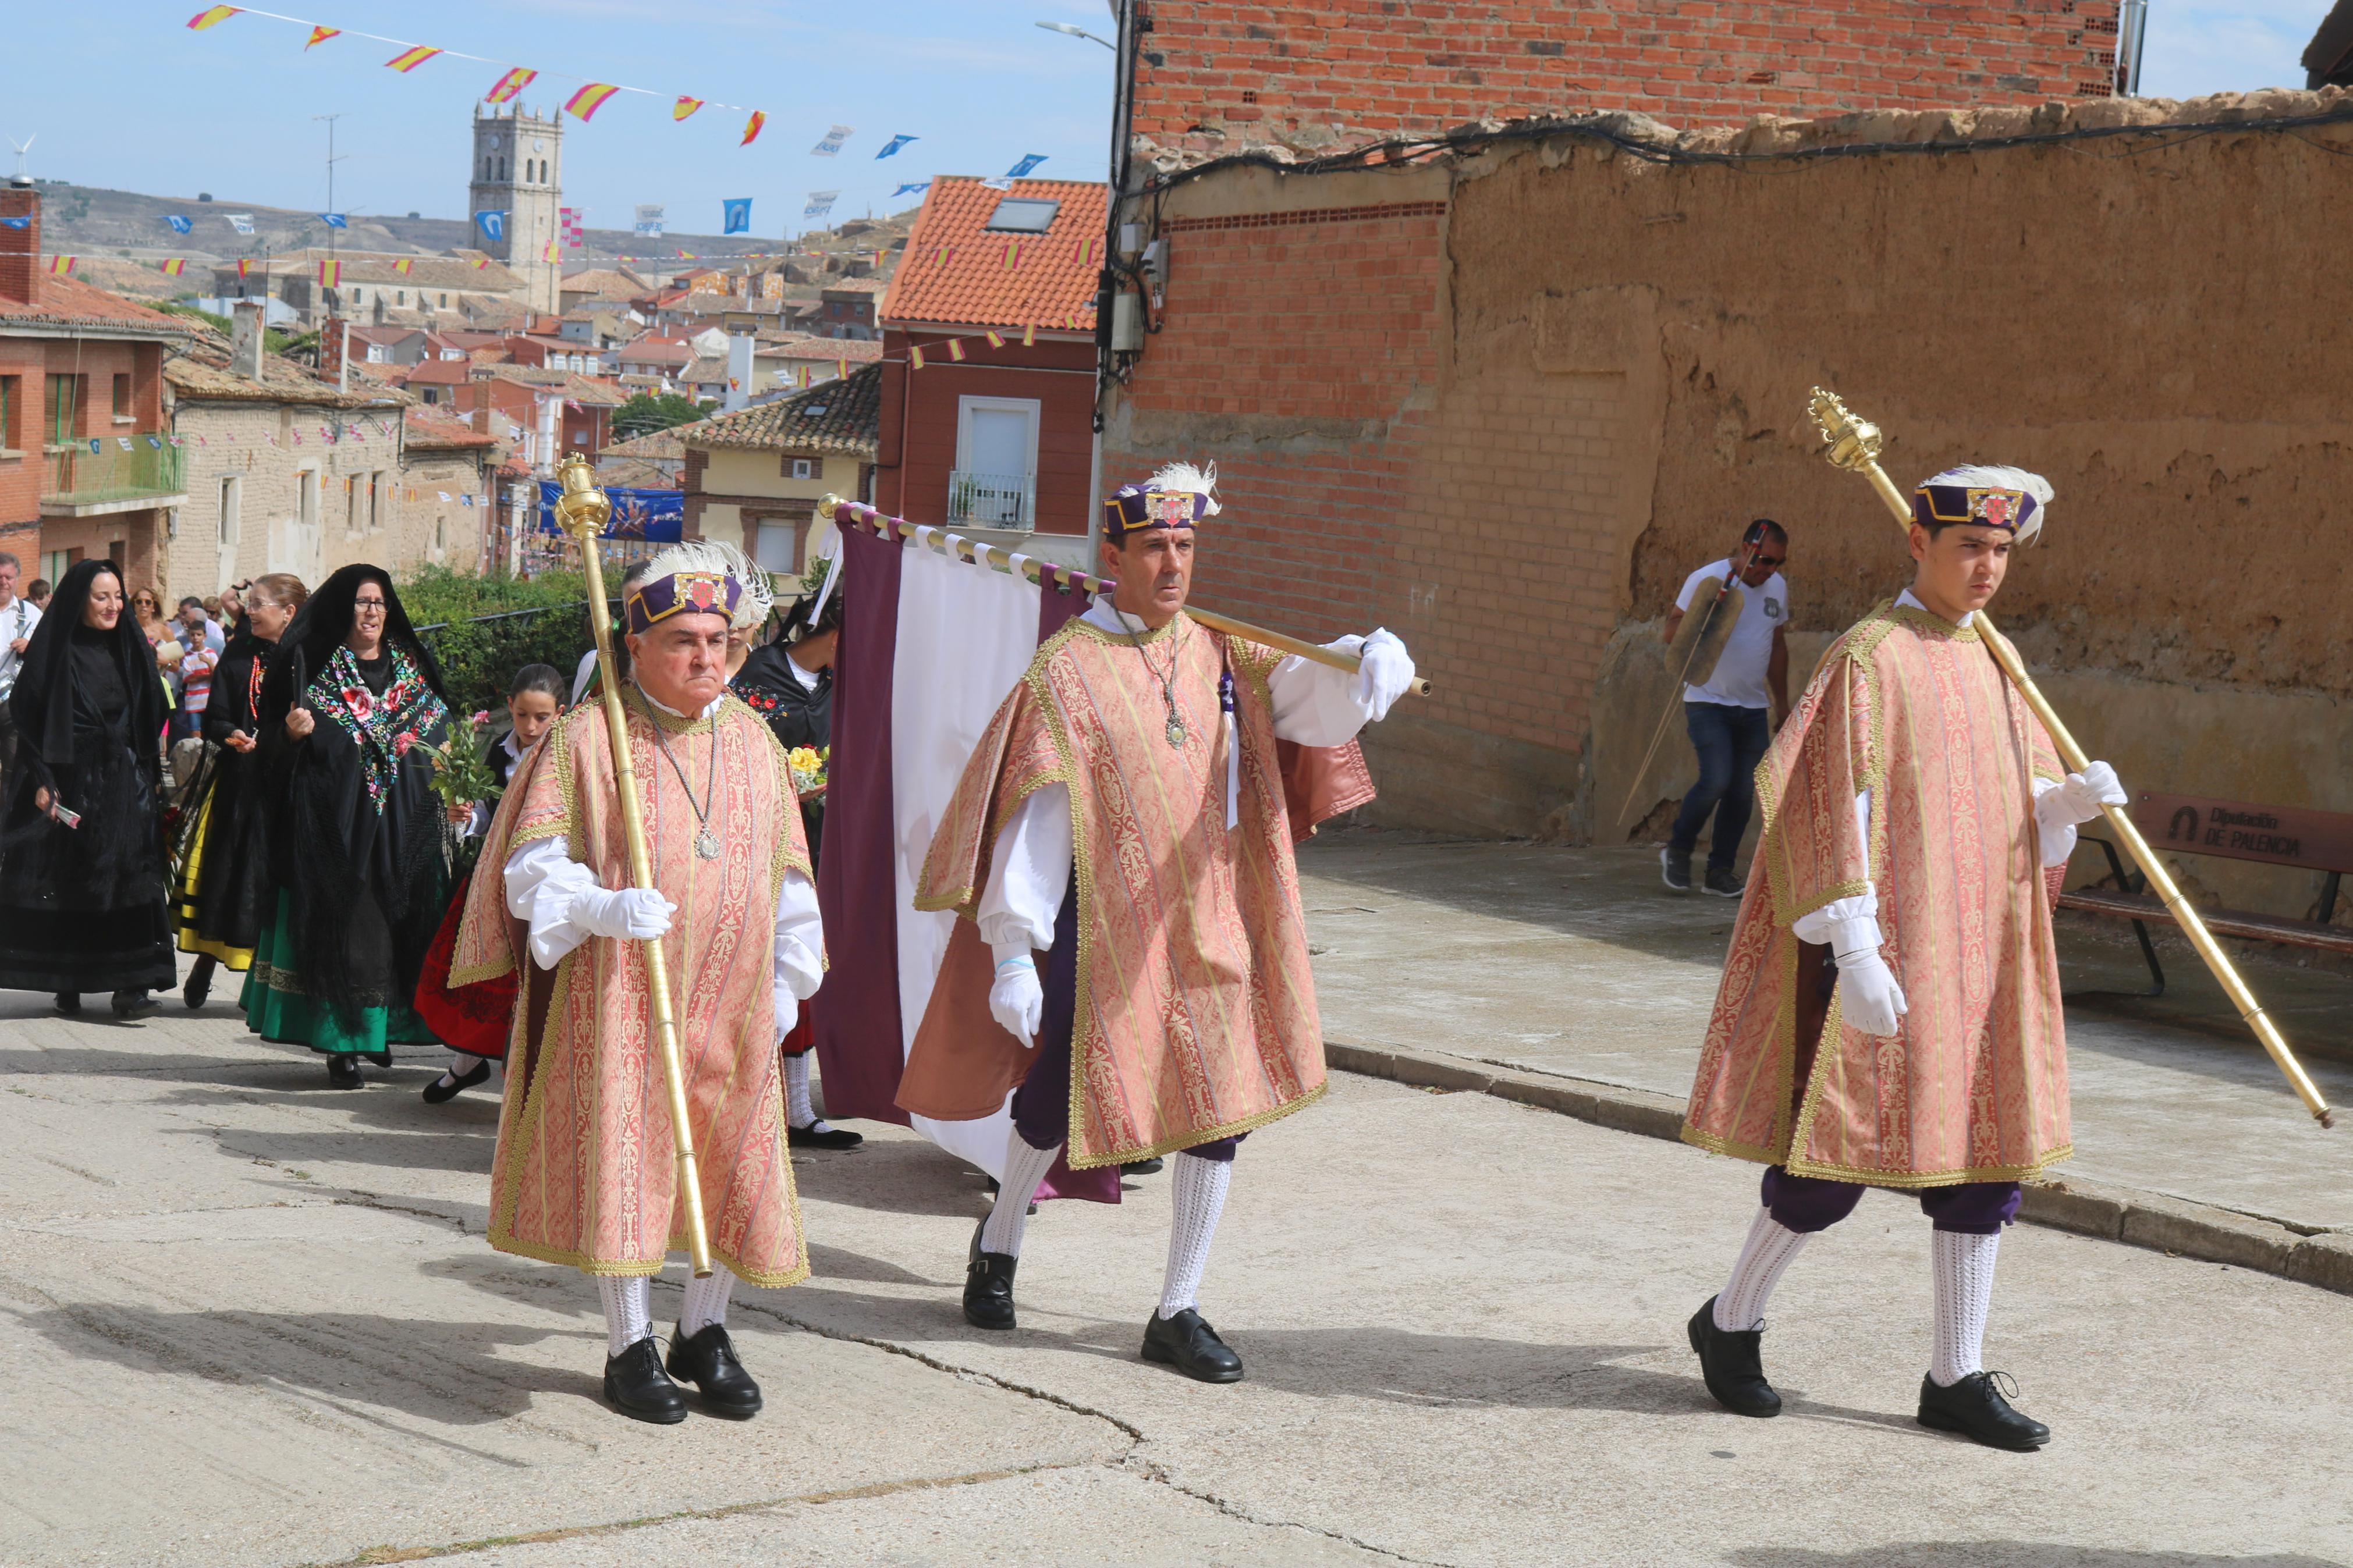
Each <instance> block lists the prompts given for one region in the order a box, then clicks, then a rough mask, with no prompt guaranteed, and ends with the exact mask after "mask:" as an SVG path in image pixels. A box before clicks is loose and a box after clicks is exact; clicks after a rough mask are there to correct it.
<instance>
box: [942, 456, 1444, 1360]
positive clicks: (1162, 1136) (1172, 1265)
mask: <svg viewBox="0 0 2353 1568" xmlns="http://www.w3.org/2000/svg"><path fill="white" fill-rule="evenodd" d="M1214 483H1215V472H1214V470H1212V471H1211V472H1210V473H1208V474H1203V473H1200V472H1198V471H1196V470H1195V469H1194V468H1192V467H1191V466H1190V465H1186V464H1176V465H1171V466H1170V467H1168V468H1163V469H1161V470H1160V471H1159V472H1158V473H1156V474H1155V475H1154V476H1153V478H1152V479H1151V480H1150V481H1149V482H1147V483H1146V484H1144V485H1140V486H1139V485H1126V486H1123V487H1122V488H1121V489H1119V490H1118V491H1117V492H1116V493H1115V494H1114V495H1113V497H1112V498H1111V500H1108V501H1107V502H1106V503H1105V504H1104V509H1103V510H1104V517H1103V562H1104V564H1105V566H1106V567H1108V568H1110V569H1111V570H1113V571H1114V572H1115V573H1116V574H1117V578H1118V583H1117V587H1116V589H1115V590H1114V592H1113V594H1111V595H1108V596H1105V597H1098V598H1097V599H1096V600H1095V602H1094V605H1092V608H1090V609H1089V610H1088V611H1087V612H1086V613H1085V614H1084V615H1082V616H1079V617H1078V618H1077V619H1075V620H1073V621H1071V622H1070V623H1069V624H1068V625H1066V626H1063V627H1062V628H1061V630H1060V631H1059V632H1057V633H1055V635H1054V636H1052V637H1050V638H1048V639H1047V641H1046V642H1045V643H1044V644H1042V645H1041V646H1040V647H1039V649H1038V653H1037V657H1036V658H1034V659H1033V660H1032V661H1031V663H1030V665H1029V671H1028V673H1027V674H1026V675H1025V676H1024V677H1023V679H1022V680H1021V683H1020V684H1019V685H1018V686H1017V687H1016V688H1015V689H1014V690H1013V692H1012V694H1011V695H1010V696H1009V697H1008V698H1007V699H1006V700H1005V701H1004V703H1003V704H1002V705H1001V706H1000V707H999V708H998V710H997V716H996V718H995V719H994V720H993V721H991V723H990V725H989V727H988V729H987V731H986V732H985V733H984V734H983V735H982V737H981V740H980V742H979V744H978V745H977V746H976V748H975V749H974V751H973V753H972V756H971V758H970V760H969V761H968V762H967V763H966V764H965V770H964V774H963V777H962V779H961V781H960V782H959V783H958V784H957V787H956V790H955V795H954V796H953V797H952V799H951V800H950V802H949V805H948V806H947V809H946V811H945V812H944V814H943V816H942V817H941V820H940V823H939V826H938V827H937V829H936V830H935V831H934V835H933V837H932V842H931V850H930V853H929V855H928V857H927V858H925V861H924V864H923V875H922V877H921V878H920V879H919V880H918V882H917V884H916V897H915V901H916V905H917V907H918V908H922V909H932V910H955V912H956V913H957V915H959V916H960V917H961V918H960V919H959V920H958V921H957V922H956V927H955V933H954V935H953V937H952V938H951V940H950V944H949V950H948V955H947V958H946V961H945V962H944V964H943V966H942V971H941V977H940V980H939V982H938V984H936V985H935V986H934V990H933V992H932V1000H931V1005H930V1006H929V1008H928V1010H927V1011H926V1013H925V1016H924V1018H923V1025H922V1026H921V1027H920V1028H919V1029H918V1031H917V1033H916V1037H915V1040H914V1043H913V1048H912V1050H911V1052H910V1054H909V1056H908V1059H907V1063H906V1068H905V1071H904V1073H903V1075H902V1078H901V1080H900V1086H899V1096H898V1100H899V1104H900V1105H901V1106H902V1108H904V1109H905V1110H910V1111H913V1112H915V1113H916V1114H918V1115H923V1116H930V1117H934V1118H937V1119H940V1120H944V1121H969V1120H973V1119H976V1118H978V1117H981V1116H985V1115H988V1114H992V1113H994V1112H995V1111H996V1110H997V1108H998V1107H999V1106H1001V1105H1003V1104H1004V1102H1005V1097H1006V1092H1007V1090H1008V1089H1012V1088H1013V1087H1014V1086H1015V1085H1018V1086H1019V1087H1018V1090H1016V1092H1015V1093H1014V1096H1013V1104H1012V1111H1013V1130H1012V1132H1011V1134H1010V1136H1009V1137H1008V1142H1007V1148H1006V1156H1005V1173H1004V1177H1003V1180H1002V1182H1001V1184H1000V1185H999V1188H998V1192H997V1202H996V1205H995V1207H994V1208H993V1209H992V1211H991V1212H990V1214H989V1215H988V1216H987V1219H985V1220H983V1221H982V1222H981V1225H980V1227H979V1229H978V1231H977V1232H976V1234H975V1236H974V1237H973V1242H972V1247H971V1251H970V1254H969V1256H968V1258H967V1272H966V1278H965V1298H964V1304H965V1318H966V1319H967V1320H968V1321H971V1322H972V1323H974V1324H975V1325H976V1326H978V1327H981V1328H987V1329H1010V1328H1012V1327H1013V1326H1014V1305H1013V1278H1014V1269H1015V1264H1016V1262H1017V1260H1018V1258H1019V1256H1020V1252H1021V1242H1022V1232H1023V1220H1024V1216H1025V1215H1027V1213H1028V1210H1029V1200H1030V1196H1031V1194H1033V1193H1034V1192H1035V1191H1036V1190H1037V1188H1038V1185H1039V1182H1040V1180H1041V1179H1042V1178H1043V1177H1044V1176H1045V1175H1046V1173H1047V1172H1048V1170H1049V1169H1050V1167H1051V1166H1052V1164H1053V1163H1054V1159H1055V1156H1056V1154H1057V1153H1058V1152H1061V1151H1062V1149H1063V1147H1064V1145H1065V1144H1066V1143H1067V1144H1068V1150H1069V1153H1068V1157H1069V1161H1070V1163H1071V1166H1072V1167H1074V1168H1077V1169H1086V1168H1089V1167H1094V1166H1103V1165H1111V1164H1118V1163H1124V1162H1127V1161H1132V1160H1140V1159H1145V1158H1148V1157H1150V1156H1153V1155H1157V1154H1165V1153H1171V1152H1173V1153H1175V1154H1176V1162H1175V1166H1176V1169H1175V1173H1174V1174H1175V1180H1174V1182H1173V1186H1174V1188H1175V1206H1176V1213H1175V1216H1174V1222H1173V1225H1172V1226H1171V1231H1170V1237H1169V1244H1168V1265H1167V1270H1166V1276H1165V1278H1164V1279H1163V1281H1162V1287H1161V1296H1160V1303H1159V1306H1158V1308H1157V1310H1155V1311H1154V1312H1153V1313H1152V1315H1151V1317H1150V1319H1149V1321H1147V1322H1146V1324H1145V1333H1144V1347H1143V1353H1144V1356H1145V1359H1146V1360H1149V1361H1155V1362H1160V1363H1166V1364H1168V1365H1171V1366H1174V1367H1175V1368H1176V1370H1177V1371H1179V1372H1181V1373H1185V1374H1186V1375H1187V1376H1189V1377H1194V1378H1198V1379H1200V1380H1201V1381H1203V1382H1208V1383H1231V1382H1234V1381H1236V1380H1238V1379H1240V1377H1241V1375H1242V1363H1241V1359H1240V1357H1239V1356H1237V1355H1236V1354H1235V1353H1234V1352H1233V1351H1232V1350H1230V1349H1229V1347H1228V1346H1227V1345H1226V1344H1225V1342H1223V1341H1222V1340H1221V1339H1219V1336H1218V1334H1217V1332H1216V1331H1214V1330H1213V1329H1211V1328H1210V1326H1209V1325H1208V1322H1207V1321H1204V1320H1203V1319H1202V1317H1201V1315H1200V1313H1199V1312H1198V1310H1196V1307H1195V1297H1196V1293H1197V1291H1198V1287H1199V1284H1200V1279H1201V1273H1202V1268H1203V1267H1204V1265H1205V1264H1206V1262H1207V1261H1208V1249H1209V1241H1210V1237H1212V1235H1213V1234H1214V1233H1215V1231H1216V1228H1217V1224H1218V1217H1219V1212H1220V1210H1221V1209H1222V1208H1223V1206H1224V1204H1225V1197H1226V1190H1227V1186H1228V1184H1229V1181H1230V1179H1231V1175H1232V1171H1233V1161H1234V1153H1235V1149H1236V1146H1237V1145H1238V1144H1239V1143H1240V1141H1241V1139H1242V1137H1243V1136H1244V1135H1245V1134H1247V1133H1248V1132H1250V1131H1251V1130H1253V1129H1255V1128H1258V1127H1261V1126H1264V1125H1266V1124H1267V1123H1269V1122H1271V1121H1275V1120H1277V1119H1279V1118H1281V1117H1283V1116H1287V1115H1289V1114H1291V1113H1292V1112H1293V1111H1294V1110H1298V1109H1300V1108H1301V1107H1302V1106H1303V1105H1306V1104H1307V1103H1308V1102H1309V1101H1311V1100H1314V1099H1315V1098H1316V1097H1317V1096H1319V1095H1320V1094H1322V1093H1323V1091H1324V1046H1323V1035H1322V1031H1321V1027H1320V1025H1319V1023H1318V1020H1317V1016H1316V1011H1315V990H1314V976H1313V975H1312V974H1311V973H1310V972H1309V969H1308V963H1307V936H1306V923H1305V919H1304V916H1303V912H1302V910H1301V908H1300V901H1299V881H1298V870H1297V868H1296V867H1295V865H1294V864H1293V859H1292V844H1293V838H1294V836H1301V835H1303V834H1304V833H1305V832H1307V831H1308V830H1310V829H1312V827H1313V826H1314V822H1313V821H1312V820H1301V819H1300V816H1301V815H1304V816H1309V817H1313V816H1316V815H1318V814H1319V812H1320V814H1324V815H1328V813H1329V810H1330V808H1331V807H1332V806H1334V805H1339V806H1341V807H1342V808H1345V805H1354V804H1356V800H1347V801H1345V802H1339V801H1329V800H1327V801H1325V802H1324V803H1323V805H1322V806H1320V807H1318V808H1314V809H1310V810H1308V811H1306V812H1305V813H1303V814H1294V812H1293V809H1292V807H1291V805H1289V804H1288V802H1287V799H1286V792H1285V779H1284V769H1283V765H1282V762H1281V760H1280V759H1279V757H1278V754H1277V752H1278V748H1277V744H1276V742H1278V741H1291V742H1296V743H1297V744H1299V745H1301V746H1304V747H1310V748H1324V747H1345V746H1346V745H1347V743H1348V742H1351V741H1352V740H1353V739H1354V737H1355V736H1356V731H1358V730H1359V729H1361V728H1362V727H1363V725H1364V724H1365V722H1366V721H1367V720H1377V719H1379V718H1381V717H1382V716H1383V715H1385V714H1386V713H1387V712H1388V709H1389V705H1390V704H1391V703H1392V702H1394V701H1395V700H1397V698H1398V696H1399V695H1400V694H1402V693H1403V692H1404V691H1405V690H1406V689H1407V687H1408V686H1409V684H1410V683H1411V682H1412V680H1413V679H1414V676H1413V661H1412V660H1411V659H1410V658H1408V657H1407V655H1406V651H1405V647H1404V645H1403V644H1402V643H1400V642H1399V641H1398V639H1397V638H1396V637H1392V636H1391V635H1389V634H1388V632H1386V631H1379V630H1377V631H1375V632H1373V633H1372V635H1371V636H1369V637H1345V638H1343V639H1341V640H1340V642H1338V643H1335V644H1333V645H1330V647H1331V648H1332V649H1335V650H1339V651H1343V652H1345V653H1347V654H1350V655H1353V656H1356V657H1358V658H1360V660H1361V663H1360V665H1359V667H1358V668H1356V670H1354V671H1353V672H1350V671H1344V670H1339V669H1335V668H1331V667H1330V666H1328V665H1325V664H1322V663H1319V662H1315V661H1314V660H1312V659H1310V658H1305V657H1303V656H1301V655H1299V654H1295V653H1294V654H1290V655H1285V654H1284V653H1282V652H1281V651H1279V650H1277V649H1275V648H1272V647H1267V646H1265V645H1264V644H1261V643H1258V642H1255V641H1251V640H1248V639H1245V638H1243V637H1236V636H1232V635H1229V634H1224V633H1218V632H1213V631H1210V630H1208V628H1207V627H1205V626H1203V625H1201V624H1200V623H1199V622H1198V621H1196V620H1194V619H1193V618H1192V617H1191V616H1187V614H1185V600H1186V595H1187V589H1188V588H1189V586H1190V584H1191V579H1192V569H1193V546H1194V536H1195V528H1196V525H1197V524H1199V523H1200V522H1202V521H1204V520H1205V519H1207V518H1208V517H1210V516H1213V515H1215V514H1216V512H1217V511H1218V510H1219V507H1218V503H1217V501H1216V500H1215V499H1214V496H1213V487H1214ZM1317 651H1319V652H1323V651H1324V650H1317ZM1357 798H1359V799H1361V798H1362V797H1361V796H1359V797H1357ZM1040 954H1042V955H1043V956H1042V957H1040V956H1039V955H1040ZM1041 965H1042V967H1043V969H1044V973H1043V974H1042V975H1041V974H1040V973H1039V969H1040V966H1041Z"/></svg>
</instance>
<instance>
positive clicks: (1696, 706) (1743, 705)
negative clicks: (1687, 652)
mask: <svg viewBox="0 0 2353 1568" xmlns="http://www.w3.org/2000/svg"><path fill="white" fill-rule="evenodd" d="M1788 558H1789V535H1788V531H1787V530H1785V529H1784V528H1782V526H1781V525H1780V524H1779V523H1778V522H1775V521H1773V520H1772V519H1771V518H1769V517H1760V518H1758V519H1757V521H1754V522H1752V523H1750V524H1749V525H1748V527H1747V529H1746V531H1743V532H1742V534H1741V536H1740V548H1739V549H1738V550H1736V551H1735V552H1733V553H1732V554H1731V555H1730V556H1727V557H1726V558H1725V559H1724V560H1722V561H1716V562H1711V563H1709V564H1707V565H1705V566H1703V567H1701V568H1700V569H1699V570H1698V571H1696V572H1694V573H1693V574H1691V575H1690V576H1688V577H1686V578H1684V579H1683V592H1682V593H1680V594H1678V595H1675V607H1674V611H1673V613H1672V614H1671V615H1670V616H1667V624H1666V626H1665V627H1664V628H1663V630H1662V637H1664V639H1665V640H1666V641H1668V642H1670V643H1672V642H1673V641H1674V638H1675V633H1676V631H1677V630H1678V629H1679V628H1680V627H1681V626H1683V616H1686V615H1690V614H1694V613H1696V614H1701V615H1704V614H1705V613H1706V611H1707V607H1708V605H1710V604H1711V603H1713V602H1714V600H1715V596H1716V595H1718V594H1719V593H1721V592H1722V591H1723V584H1724V581H1725V577H1726V576H1727V575H1729V574H1732V573H1733V572H1734V571H1735V570H1736V569H1737V571H1738V575H1739V584H1740V591H1741V605H1740V618H1739V620H1737V621H1736V622H1735V623H1734V624H1733V627H1732V637H1731V640H1729V641H1728V642H1726V643H1725V645H1724V653H1723V655H1722V656H1721V657H1720V658H1717V659H1716V661H1715V668H1714V669H1713V670H1711V671H1710V672H1709V673H1708V678H1707V682H1706V684H1705V685H1702V686H1690V685H1687V686H1685V687H1684V688H1683V722H1684V724H1685V725H1686V726H1687V727H1688V728H1689V730H1690V731H1691V740H1692V750H1693V751H1694V752H1697V753H1698V754H1699V782H1698V783H1697V784H1694V785H1693V786H1692V790H1691V793H1690V794H1689V795H1685V796H1683V810H1682V811H1680V812H1678V813H1676V815H1675V826H1674V830H1673V832H1672V833H1671V834H1670V835H1669V836H1668V838H1667V847H1665V848H1664V849H1662V850H1661V851H1659V868H1660V874H1661V875H1662V877H1663V878H1664V879H1666V884H1667V886H1668V887H1670V888H1672V889H1675V891H1677V892H1679V893H1687V892H1689V891H1691V885H1692V863H1691V862H1692V851H1693V850H1694V848H1695V847H1697V846H1698V844H1699V830H1700V829H1701V828H1702V827H1704V826H1706V825H1707V818H1708V814H1709V813H1710V812H1713V813H1715V829H1714V831H1713V832H1711V833H1710V834H1709V836H1708V845H1707V876H1706V879H1705V881H1704V883H1703V884H1702V885H1703V887H1704V889H1705V890H1706V891H1708V892H1711V893H1714V894H1715V895H1716V896H1717V897H1719V898H1725V899H1736V898H1738V897H1739V896H1740V891H1741V882H1740V879H1739V877H1738V876H1737V875H1736V873H1735V871H1734V870H1733V861H1734V859H1735V858H1736V857H1737V856H1738V855H1739V853H1740V837H1741V835H1742V834H1744V833H1746V832H1747V831H1748V815H1749V813H1750V811H1751V810H1753V809H1754V808H1755V806H1756V803H1757V779H1756V775H1757V763H1758V762H1759V761H1761V760H1762V759H1763V757H1764V755H1765V749H1766V747H1767V746H1768V745H1770V744H1772V741H1773V731H1774V729H1775V728H1776V727H1778V725H1779V724H1780V722H1781V719H1782V717H1783V715H1785V714H1787V713H1788V711H1789V647H1788V640H1787V639H1786V638H1785V637H1784V636H1783V631H1784V629H1785V628H1786V627H1787V626H1788V624H1789V586H1788V584H1786V583H1784V582H1783V581H1782V580H1781V570H1780V569H1781V563H1783V562H1785V561H1787V560H1788Z"/></svg>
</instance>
